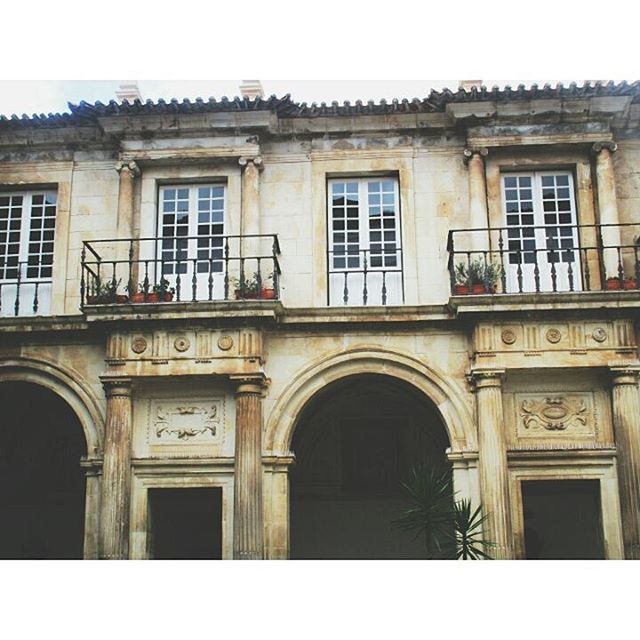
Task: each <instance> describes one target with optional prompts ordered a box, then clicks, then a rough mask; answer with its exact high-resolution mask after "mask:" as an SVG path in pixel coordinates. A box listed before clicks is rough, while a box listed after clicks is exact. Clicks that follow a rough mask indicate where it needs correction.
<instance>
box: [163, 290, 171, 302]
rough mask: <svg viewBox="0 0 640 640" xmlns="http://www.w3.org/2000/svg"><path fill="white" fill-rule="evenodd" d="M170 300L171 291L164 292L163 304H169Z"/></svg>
mask: <svg viewBox="0 0 640 640" xmlns="http://www.w3.org/2000/svg"><path fill="white" fill-rule="evenodd" d="M172 300H173V293H171V291H165V292H164V297H163V302H171V301H172Z"/></svg>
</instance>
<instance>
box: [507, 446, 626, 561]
mask: <svg viewBox="0 0 640 640" xmlns="http://www.w3.org/2000/svg"><path fill="white" fill-rule="evenodd" d="M514 457H515V454H514V453H511V454H510V455H509V485H510V488H509V495H510V502H511V522H512V527H513V541H514V558H516V559H524V558H525V541H524V515H523V503H522V488H521V484H522V482H523V481H529V480H598V481H599V482H600V505H601V518H602V537H603V544H604V552H605V558H606V559H607V560H618V559H624V547H623V541H622V526H621V512H620V500H619V494H618V474H617V467H616V459H615V453H609V452H605V451H603V452H602V455H598V456H597V457H589V458H588V457H586V456H584V455H582V454H581V453H578V452H576V453H574V455H569V454H567V455H564V456H559V457H555V456H554V458H545V459H544V460H539V461H534V460H514Z"/></svg>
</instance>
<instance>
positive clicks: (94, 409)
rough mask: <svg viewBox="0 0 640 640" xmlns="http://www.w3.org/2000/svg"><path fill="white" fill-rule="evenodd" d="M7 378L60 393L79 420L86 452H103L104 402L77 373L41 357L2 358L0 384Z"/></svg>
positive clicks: (90, 453) (90, 454) (91, 454)
mask: <svg viewBox="0 0 640 640" xmlns="http://www.w3.org/2000/svg"><path fill="white" fill-rule="evenodd" d="M8 381H13V382H30V383H32V384H37V385H40V386H42V387H46V388H47V389H50V390H51V391H53V392H54V393H56V394H57V395H58V396H60V397H61V398H62V399H63V400H64V401H65V402H66V403H67V404H68V405H69V406H70V407H71V408H72V409H73V411H74V413H75V414H76V416H77V417H78V420H79V421H80V424H81V426H82V430H83V433H84V437H85V440H86V444H87V454H88V455H89V456H93V455H99V454H101V452H102V442H103V433H104V419H103V417H102V416H103V414H102V410H101V405H100V403H99V401H98V400H97V398H96V397H95V394H94V393H93V390H92V389H91V387H90V386H89V385H88V384H87V383H86V382H85V381H83V380H82V378H81V377H80V376H79V375H78V374H77V373H76V372H74V371H72V370H71V369H68V368H67V367H64V366H63V365H60V364H59V363H54V362H50V361H48V360H43V359H38V358H32V357H24V356H13V357H0V383H2V382H8Z"/></svg>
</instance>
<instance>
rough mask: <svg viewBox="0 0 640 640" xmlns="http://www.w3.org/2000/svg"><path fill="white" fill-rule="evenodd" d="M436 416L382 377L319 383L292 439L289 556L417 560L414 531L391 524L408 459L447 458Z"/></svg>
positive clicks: (415, 395) (431, 461)
mask: <svg viewBox="0 0 640 640" xmlns="http://www.w3.org/2000/svg"><path fill="white" fill-rule="evenodd" d="M448 446H449V440H448V437H447V433H446V431H445V428H444V425H443V423H442V419H441V417H440V415H439V413H438V411H437V409H436V407H435V406H434V405H433V403H431V402H430V401H429V400H428V399H427V398H426V397H424V395H422V394H420V393H419V392H418V391H417V390H416V389H414V388H413V387H412V386H410V385H408V384H406V383H404V382H401V381H399V380H396V379H394V378H391V377H388V376H383V375H366V376H357V377H353V378H347V379H345V380H341V381H339V382H336V383H334V384H332V385H329V386H327V387H326V388H325V389H324V390H323V391H322V392H320V393H319V394H317V396H316V397H315V398H314V399H312V400H311V402H310V403H309V404H308V405H307V407H305V409H304V411H303V413H302V415H301V417H300V420H299V423H298V426H297V427H296V431H295V434H294V438H293V443H292V449H293V451H294V453H295V455H296V464H295V465H294V467H293V468H292V470H291V475H290V480H291V511H290V534H291V538H290V539H291V557H292V558H297V559H303V558H304V559H384V558H388V559H401V558H425V557H426V549H425V545H424V541H423V539H422V538H419V539H417V538H416V537H415V536H414V534H412V533H408V532H406V531H400V530H398V529H397V528H396V527H394V526H393V525H392V523H393V521H394V520H397V519H398V518H399V517H400V516H401V515H402V514H403V509H405V508H406V507H407V502H406V498H405V494H404V492H403V489H402V487H401V482H402V481H404V480H406V479H407V477H408V475H409V473H410V471H411V469H412V467H417V466H430V465H446V456H445V450H446V448H447V447H448Z"/></svg>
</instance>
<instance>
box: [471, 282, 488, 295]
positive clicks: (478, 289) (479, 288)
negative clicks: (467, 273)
mask: <svg viewBox="0 0 640 640" xmlns="http://www.w3.org/2000/svg"><path fill="white" fill-rule="evenodd" d="M471 293H472V294H473V295H480V294H483V293H487V287H486V286H485V285H484V284H472V285H471Z"/></svg>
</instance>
